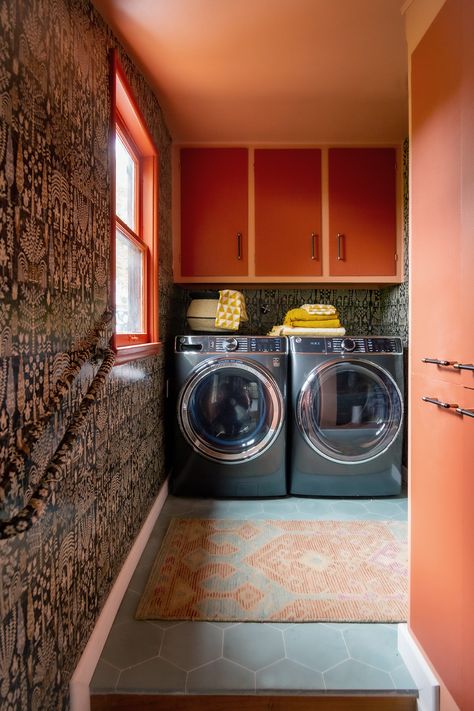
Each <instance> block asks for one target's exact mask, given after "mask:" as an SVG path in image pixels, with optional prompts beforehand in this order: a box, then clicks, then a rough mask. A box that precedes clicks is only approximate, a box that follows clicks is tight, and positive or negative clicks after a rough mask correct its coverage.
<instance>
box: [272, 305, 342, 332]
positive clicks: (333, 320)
mask: <svg viewBox="0 0 474 711" xmlns="http://www.w3.org/2000/svg"><path fill="white" fill-rule="evenodd" d="M338 316H339V314H338V313H337V311H334V312H333V313H330V314H329V313H328V314H323V313H317V312H316V313H310V312H309V311H307V309H304V308H300V309H290V310H289V311H288V313H287V314H286V316H285V320H284V321H283V323H284V324H285V326H299V325H301V324H303V325H304V323H303V322H305V321H307V322H308V327H310V328H311V327H312V326H313V325H314V324H316V325H317V324H318V322H322V323H324V322H327V325H326V323H324V326H325V327H326V328H339V327H340V326H341V324H340V322H339V318H338Z"/></svg>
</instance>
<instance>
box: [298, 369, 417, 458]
mask: <svg viewBox="0 0 474 711" xmlns="http://www.w3.org/2000/svg"><path fill="white" fill-rule="evenodd" d="M295 414H296V422H297V426H298V428H299V430H300V432H301V434H302V436H303V437H304V439H305V440H306V442H307V444H308V445H309V446H310V447H311V448H312V449H313V450H315V451H316V452H317V453H318V454H320V455H321V456H323V457H325V458H326V459H328V460H330V461H332V462H335V463H338V464H348V465H350V464H360V463H361V462H369V461H371V460H373V459H376V458H377V457H379V456H380V455H382V454H384V452H386V451H387V450H388V449H389V447H390V446H391V445H392V444H393V442H394V441H395V439H396V437H397V435H398V433H399V432H400V429H401V426H402V421H403V398H402V395H401V392H400V389H399V388H398V386H397V384H396V382H395V380H394V379H393V377H392V376H391V374H390V373H389V372H388V371H387V370H385V369H384V368H381V367H380V366H379V365H376V364H375V363H372V362H369V361H366V360H362V359H357V360H355V359H354V360H350V359H346V358H344V360H342V359H337V360H331V361H329V362H326V363H324V364H322V365H319V366H317V367H316V368H314V369H313V370H312V371H311V372H310V373H309V375H308V377H307V378H306V380H305V382H304V384H303V387H302V388H301V390H300V392H299V395H298V398H297V405H296V413H295Z"/></svg>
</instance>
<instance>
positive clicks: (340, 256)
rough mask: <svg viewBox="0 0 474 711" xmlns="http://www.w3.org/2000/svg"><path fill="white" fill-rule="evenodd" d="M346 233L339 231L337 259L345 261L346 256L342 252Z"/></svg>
mask: <svg viewBox="0 0 474 711" xmlns="http://www.w3.org/2000/svg"><path fill="white" fill-rule="evenodd" d="M343 237H344V235H343V234H342V232H338V233H337V259H338V261H339V262H340V261H343V260H344V257H343V254H342V240H343Z"/></svg>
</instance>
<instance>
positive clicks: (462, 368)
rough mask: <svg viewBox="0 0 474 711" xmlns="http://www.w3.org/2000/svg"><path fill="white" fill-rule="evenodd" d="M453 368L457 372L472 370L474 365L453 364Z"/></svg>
mask: <svg viewBox="0 0 474 711" xmlns="http://www.w3.org/2000/svg"><path fill="white" fill-rule="evenodd" d="M453 368H457V370H474V365H473V364H472V363H453Z"/></svg>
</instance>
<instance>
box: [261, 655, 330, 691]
mask: <svg viewBox="0 0 474 711" xmlns="http://www.w3.org/2000/svg"><path fill="white" fill-rule="evenodd" d="M320 689H325V685H324V678H323V675H322V674H321V672H317V671H314V670H313V669H308V668H307V667H303V666H301V664H297V663H296V662H292V661H291V659H282V660H281V661H280V662H276V664H272V665H271V666H269V667H266V668H265V669H261V670H260V671H258V672H257V691H288V692H295V691H298V692H300V691H313V690H314V691H316V690H320Z"/></svg>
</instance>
